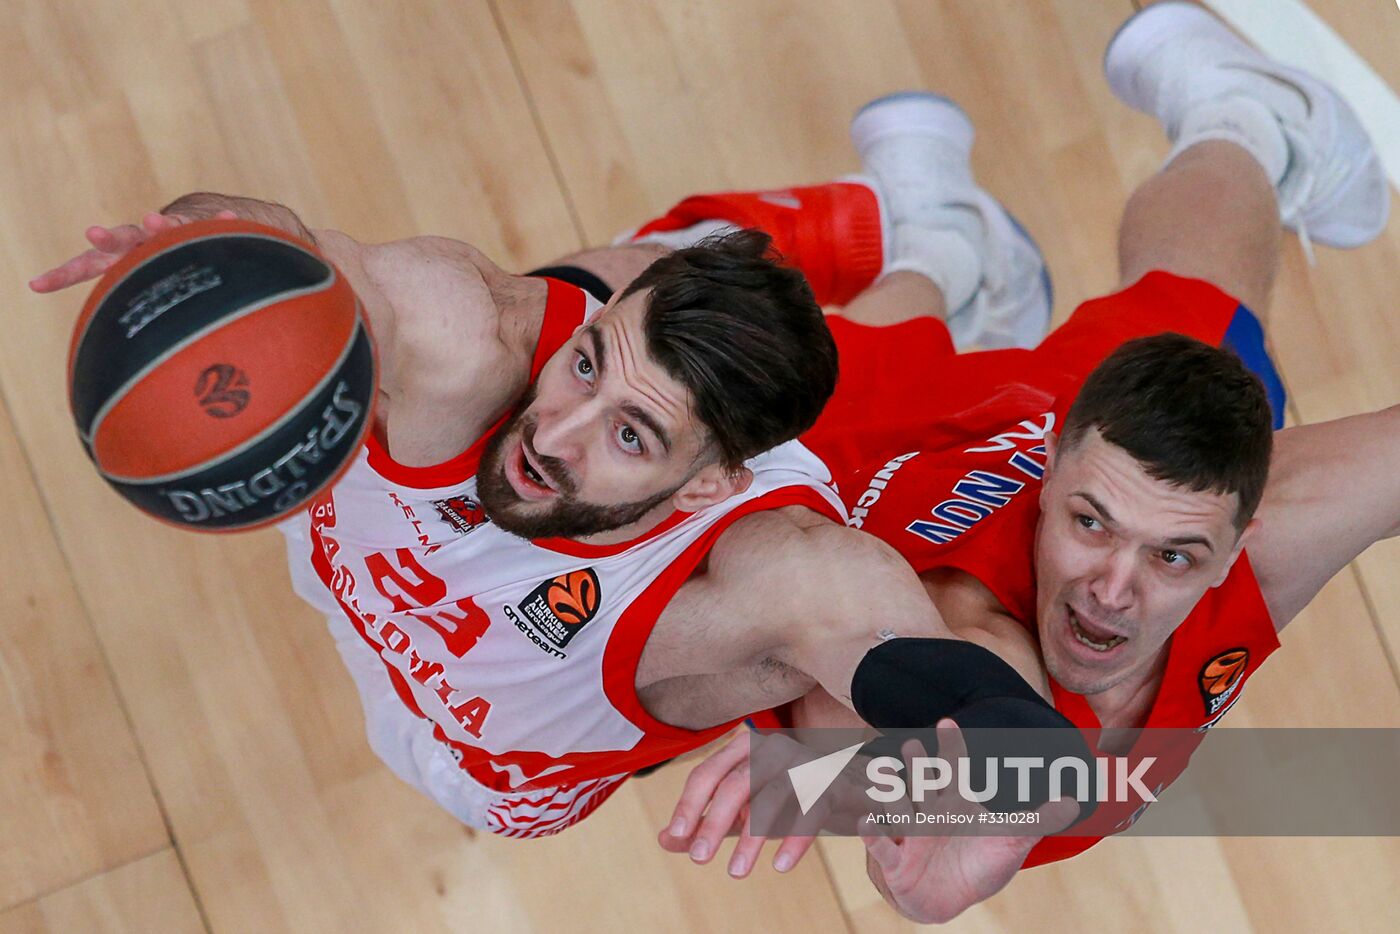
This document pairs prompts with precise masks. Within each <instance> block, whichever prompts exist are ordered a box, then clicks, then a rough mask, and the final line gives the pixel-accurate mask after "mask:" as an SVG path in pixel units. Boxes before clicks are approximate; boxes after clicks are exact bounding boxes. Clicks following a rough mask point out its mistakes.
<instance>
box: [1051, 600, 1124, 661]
mask: <svg viewBox="0 0 1400 934" xmlns="http://www.w3.org/2000/svg"><path fill="white" fill-rule="evenodd" d="M1065 612H1066V613H1067V614H1068V616H1069V631H1070V632H1071V633H1073V634H1074V638H1075V640H1076V641H1077V642H1079V644H1081V645H1085V646H1088V647H1089V648H1090V649H1093V650H1094V651H1095V652H1110V651H1112V650H1113V649H1116V648H1118V646H1120V645H1122V644H1123V643H1124V642H1127V641H1128V637H1127V636H1120V635H1115V634H1114V633H1111V632H1106V631H1103V630H1100V629H1099V628H1097V627H1096V626H1094V625H1093V624H1091V623H1086V622H1084V621H1083V620H1082V619H1080V618H1079V614H1078V613H1076V612H1074V607H1072V606H1070V605H1069V604H1065Z"/></svg>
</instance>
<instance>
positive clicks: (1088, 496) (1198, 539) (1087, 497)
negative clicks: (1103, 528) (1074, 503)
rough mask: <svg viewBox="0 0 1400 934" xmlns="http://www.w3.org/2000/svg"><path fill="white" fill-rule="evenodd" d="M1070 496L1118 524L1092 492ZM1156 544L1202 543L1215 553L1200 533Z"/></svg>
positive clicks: (1110, 523)
mask: <svg viewBox="0 0 1400 934" xmlns="http://www.w3.org/2000/svg"><path fill="white" fill-rule="evenodd" d="M1070 496H1078V497H1079V498H1080V499H1082V500H1084V501H1085V502H1087V503H1088V504H1089V505H1090V506H1092V507H1094V510H1095V511H1096V512H1097V513H1098V514H1099V515H1101V516H1103V518H1104V521H1105V522H1107V523H1108V524H1109V525H1117V524H1118V520H1117V519H1114V518H1113V513H1111V512H1109V511H1108V509H1107V507H1105V506H1104V504H1103V503H1101V502H1099V501H1098V499H1097V498H1095V497H1094V495H1093V494H1092V493H1086V492H1084V491H1083V490H1075V491H1074V492H1073V493H1071V494H1070ZM1158 544H1160V545H1166V546H1169V547H1172V548H1180V547H1182V546H1184V545H1204V546H1205V547H1206V550H1207V551H1209V552H1210V553H1211V554H1215V545H1213V544H1211V541H1210V539H1208V538H1205V537H1204V536H1201V535H1177V536H1174V537H1172V538H1165V539H1163V540H1162V541H1161V542H1159V543H1158Z"/></svg>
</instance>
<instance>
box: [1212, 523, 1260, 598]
mask: <svg viewBox="0 0 1400 934" xmlns="http://www.w3.org/2000/svg"><path fill="white" fill-rule="evenodd" d="M1258 528H1259V517H1258V516H1255V517H1254V518H1253V519H1250V520H1249V522H1248V523H1246V524H1245V527H1244V529H1243V531H1241V532H1240V537H1239V539H1238V540H1237V541H1236V542H1235V547H1234V549H1233V550H1232V551H1231V552H1230V560H1228V561H1226V562H1225V567H1224V568H1223V569H1222V570H1221V571H1220V576H1219V577H1217V578H1216V579H1215V580H1214V581H1213V582H1212V583H1211V586H1212V587H1219V586H1220V585H1221V584H1223V583H1225V578H1227V577H1229V576H1230V569H1231V568H1233V567H1234V566H1235V562H1236V561H1238V560H1239V557H1240V555H1241V554H1243V553H1244V546H1245V543H1246V542H1247V541H1249V539H1250V537H1251V536H1253V535H1254V533H1255V530H1257V529H1258Z"/></svg>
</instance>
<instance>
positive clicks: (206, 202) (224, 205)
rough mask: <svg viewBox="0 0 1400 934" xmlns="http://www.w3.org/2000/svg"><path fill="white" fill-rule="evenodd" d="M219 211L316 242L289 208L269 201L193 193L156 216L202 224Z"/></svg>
mask: <svg viewBox="0 0 1400 934" xmlns="http://www.w3.org/2000/svg"><path fill="white" fill-rule="evenodd" d="M220 211H232V212H233V213H234V214H237V215H238V216H239V217H240V218H242V219H243V220H249V221H253V222H254V223H258V224H266V225H267V226H269V227H276V228H277V229H278V230H284V231H286V232H287V233H289V234H293V235H295V236H298V237H301V238H302V239H303V240H307V241H309V242H311V243H316V242H317V241H316V237H315V236H314V235H313V234H312V233H311V230H310V228H308V227H307V226H306V225H305V224H303V223H302V221H301V218H299V217H297V215H296V214H295V213H294V212H293V211H292V210H291V209H290V208H287V207H285V206H283V205H280V204H274V203H273V202H271V201H259V200H258V199H257V198H244V197H240V196H238V195H221V194H216V193H214V192H211V191H194V192H190V193H189V194H187V195H182V196H181V197H179V198H176V199H175V200H174V201H172V202H170V203H169V204H167V205H166V206H165V207H163V208H161V210H160V213H162V214H181V215H184V216H185V217H188V218H190V219H192V220H203V219H206V218H210V217H213V216H215V215H216V214H218V213H219V212H220Z"/></svg>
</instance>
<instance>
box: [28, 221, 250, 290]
mask: <svg viewBox="0 0 1400 934" xmlns="http://www.w3.org/2000/svg"><path fill="white" fill-rule="evenodd" d="M210 216H211V217H213V218H216V219H219V220H234V219H236V218H237V217H238V215H237V214H235V213H234V212H232V211H219V212H218V213H216V214H212V215H210ZM201 219H203V218H195V217H190V216H188V215H186V214H177V213H170V214H160V213H157V212H155V211H150V212H148V213H147V214H146V215H145V216H144V217H142V218H141V222H140V223H139V224H122V225H120V226H117V227H102V226H98V225H94V226H92V227H89V228H88V229H87V231H86V234H85V236H86V237H87V241H88V243H91V244H92V249H90V250H85V251H84V252H82V253H79V254H78V255H77V256H75V257H73V258H72V259H70V260H68V261H67V262H66V263H63V264H62V265H59V266H55V267H54V268H53V269H50V270H48V271H47V272H43V273H40V274H39V275H37V276H35V277H34V278H33V279H30V280H29V287H30V288H31V289H33V290H34V291H35V292H57V291H58V290H60V289H66V288H68V287H69V286H72V285H77V284H78V283H80V282H87V281H88V280H89V279H96V278H97V277H98V276H100V275H102V274H103V273H104V272H106V271H107V269H108V268H109V267H110V266H111V265H112V264H113V263H115V262H116V261H117V260H119V259H121V258H122V257H123V256H125V255H126V254H127V253H129V252H130V251H131V250H133V249H135V248H136V247H138V246H140V245H141V244H143V243H145V242H146V241H147V240H149V239H151V238H152V237H154V236H156V235H157V234H161V233H164V232H165V231H167V230H173V229H174V228H176V227H180V226H182V225H184V224H188V223H190V222H191V221H194V220H201Z"/></svg>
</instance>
